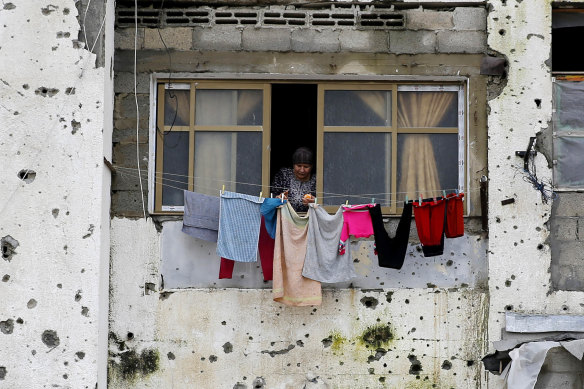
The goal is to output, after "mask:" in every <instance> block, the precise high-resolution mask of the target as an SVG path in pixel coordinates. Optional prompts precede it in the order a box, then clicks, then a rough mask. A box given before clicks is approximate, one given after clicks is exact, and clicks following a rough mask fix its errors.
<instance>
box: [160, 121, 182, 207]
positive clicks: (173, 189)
mask: <svg viewBox="0 0 584 389" xmlns="http://www.w3.org/2000/svg"><path fill="white" fill-rule="evenodd" d="M163 160H164V162H163V163H164V164H163V168H164V171H163V174H162V205H163V206H164V205H174V206H182V205H183V203H184V197H183V189H188V182H189V179H188V174H189V133H188V132H178V131H171V132H169V133H167V134H166V135H164V158H163ZM157 179H159V177H157Z"/></svg>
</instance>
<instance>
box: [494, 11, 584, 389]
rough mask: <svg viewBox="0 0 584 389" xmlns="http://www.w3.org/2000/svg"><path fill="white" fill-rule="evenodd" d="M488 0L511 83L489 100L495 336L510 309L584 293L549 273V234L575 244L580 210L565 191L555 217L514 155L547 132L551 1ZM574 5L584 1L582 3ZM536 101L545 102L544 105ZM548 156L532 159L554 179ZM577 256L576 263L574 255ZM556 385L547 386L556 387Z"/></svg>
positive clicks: (530, 308)
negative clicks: (561, 285) (562, 286)
mask: <svg viewBox="0 0 584 389" xmlns="http://www.w3.org/2000/svg"><path fill="white" fill-rule="evenodd" d="M488 3H489V4H488V7H489V16H488V19H487V20H488V44H489V48H490V49H492V50H494V51H496V52H498V53H500V54H502V55H504V56H506V58H507V60H508V65H509V68H508V74H507V84H506V86H505V87H504V88H503V89H502V90H500V92H501V93H500V94H499V95H498V97H496V98H493V99H492V100H490V101H489V109H490V114H489V119H488V121H489V162H488V165H489V196H490V197H489V295H490V310H489V331H488V333H489V339H490V340H491V341H496V340H499V339H501V337H502V334H503V331H502V330H503V329H504V326H505V318H504V313H505V311H515V312H522V313H532V314H542V313H546V314H584V307H583V306H582V304H581V303H582V301H583V300H582V299H583V298H584V293H582V292H570V291H561V290H556V289H555V288H554V285H553V282H552V274H550V267H551V269H552V271H553V269H554V265H553V264H554V262H555V261H556V260H557V258H554V254H555V253H554V250H552V249H551V248H550V244H549V242H550V234H556V238H557V234H558V233H560V234H562V237H564V236H565V239H571V242H577V240H576V238H575V232H574V235H568V234H572V232H573V231H574V229H575V225H574V223H572V224H571V226H570V224H568V223H564V222H569V221H571V222H576V223H577V221H576V220H575V218H577V217H579V214H578V213H576V211H575V208H571V207H565V205H566V203H569V202H570V201H571V200H574V199H575V198H574V197H573V196H571V195H561V196H560V198H559V200H557V202H554V204H553V208H554V210H555V212H556V214H557V217H555V218H552V219H550V214H551V213H552V212H553V211H552V204H550V203H548V204H545V203H543V201H542V199H541V196H540V193H539V192H537V191H536V190H534V189H533V188H532V186H531V185H530V184H529V183H526V182H525V181H524V180H522V179H521V172H520V171H518V169H517V168H516V167H517V166H519V170H521V168H522V160H520V159H519V158H517V157H515V151H516V150H525V148H526V147H527V144H528V142H529V137H531V136H536V134H537V133H538V132H541V133H546V132H549V131H550V125H551V118H552V79H551V69H550V47H551V11H552V4H551V2H550V1H547V0H537V1H532V2H529V3H528V4H527V3H525V2H515V1H513V2H510V1H504V0H492V1H489V2H488ZM573 3H580V4H582V2H581V1H574V2H573ZM493 87H495V88H499V86H495V85H493ZM536 100H540V101H541V104H538V102H536ZM544 154H545V153H538V155H537V156H536V157H535V164H536V168H537V174H538V177H539V178H540V179H542V180H544V182H551V179H552V171H551V168H550V167H549V165H548V161H547V160H546V156H545V155H544ZM548 155H549V154H548ZM507 198H513V199H515V202H514V203H513V204H509V205H502V204H501V201H502V200H504V199H507ZM562 203H563V204H562ZM550 229H551V232H550ZM560 231H564V232H560ZM563 234H566V235H563ZM569 237H574V239H572V238H569ZM561 244H562V247H563V246H564V244H565V242H561ZM572 252H573V251H572ZM580 258H581V257H580ZM573 260H574V261H577V258H573ZM570 262H571V260H568V264H567V265H568V266H567V267H568V269H574V266H573V264H574V262H572V263H570ZM556 265H557V264H556ZM562 266H563V265H561V266H558V269H559V268H562ZM565 270H566V269H564V268H562V269H561V271H562V272H563V271H565ZM562 274H563V275H565V274H564V273H562ZM580 282H581V280H580ZM506 336H507V337H509V336H512V335H509V334H507V335H506ZM562 379H564V380H565V381H566V382H568V383H569V385H572V383H573V382H578V380H580V379H581V378H578V377H576V376H574V375H573V374H571V373H569V372H566V375H565V376H564V377H563V378H562ZM499 381H500V378H499V377H495V376H493V375H489V387H491V386H492V387H496V385H499V384H500V382H499ZM554 382H558V381H554ZM542 385H543V384H542ZM555 385H556V384H555V383H554V384H549V385H548V386H545V387H550V388H552V387H554V388H555V387H558V386H555ZM541 387H544V386H541ZM560 387H562V386H560ZM566 387H574V386H566Z"/></svg>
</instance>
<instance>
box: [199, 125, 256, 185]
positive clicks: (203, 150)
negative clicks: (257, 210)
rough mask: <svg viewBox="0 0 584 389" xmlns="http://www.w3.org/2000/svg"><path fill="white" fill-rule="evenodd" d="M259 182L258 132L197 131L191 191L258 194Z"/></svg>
mask: <svg viewBox="0 0 584 389" xmlns="http://www.w3.org/2000/svg"><path fill="white" fill-rule="evenodd" d="M261 183H262V133H261V132H231V131H229V132H227V131H221V132H197V133H196V134H195V192H199V193H204V194H208V195H212V196H217V195H218V193H219V190H221V188H222V186H223V185H225V190H228V191H233V192H239V193H246V194H251V195H258V196H259V194H260V191H261Z"/></svg>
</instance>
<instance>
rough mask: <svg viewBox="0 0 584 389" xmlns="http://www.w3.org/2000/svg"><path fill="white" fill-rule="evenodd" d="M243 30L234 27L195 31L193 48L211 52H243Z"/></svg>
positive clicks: (200, 28) (195, 29) (215, 27)
mask: <svg viewBox="0 0 584 389" xmlns="http://www.w3.org/2000/svg"><path fill="white" fill-rule="evenodd" d="M241 35H242V32H241V29H239V28H236V27H233V26H214V27H210V28H203V27H196V28H194V29H193V48H194V49H195V50H209V51H237V50H241V47H242V44H241V39H242V38H241Z"/></svg>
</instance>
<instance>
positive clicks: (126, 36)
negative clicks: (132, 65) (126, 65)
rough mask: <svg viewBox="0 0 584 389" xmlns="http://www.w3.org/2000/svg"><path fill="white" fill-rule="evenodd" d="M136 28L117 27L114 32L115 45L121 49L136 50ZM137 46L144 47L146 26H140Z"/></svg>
mask: <svg viewBox="0 0 584 389" xmlns="http://www.w3.org/2000/svg"><path fill="white" fill-rule="evenodd" d="M135 31H136V30H135V29H134V28H120V29H116V32H115V34H114V47H115V48H116V49H121V50H134V35H135ZM136 43H137V48H138V49H142V48H143V47H144V28H138V37H137V42H136Z"/></svg>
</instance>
